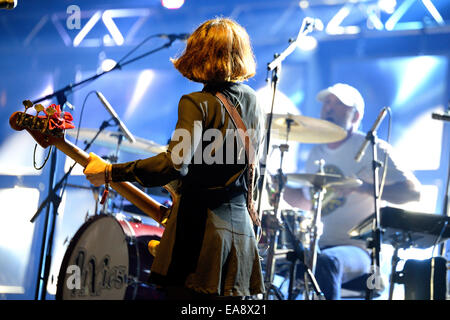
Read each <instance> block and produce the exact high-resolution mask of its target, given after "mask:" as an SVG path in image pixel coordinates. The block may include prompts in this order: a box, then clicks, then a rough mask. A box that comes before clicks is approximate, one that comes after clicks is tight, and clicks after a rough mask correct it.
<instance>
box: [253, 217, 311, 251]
mask: <svg viewBox="0 0 450 320" xmlns="http://www.w3.org/2000/svg"><path fill="white" fill-rule="evenodd" d="M281 214H282V215H283V217H284V218H285V219H284V221H286V222H287V223H289V225H290V227H291V230H292V231H293V233H294V236H295V237H296V238H297V239H298V240H300V242H301V243H302V244H303V245H304V246H309V241H310V237H309V233H310V228H311V225H312V221H313V216H312V213H311V212H309V211H303V210H299V209H288V210H281ZM276 225H277V222H276V218H275V214H274V212H273V210H265V211H263V215H262V219H261V230H262V235H261V240H260V241H259V245H260V247H267V246H269V245H270V244H269V243H268V241H269V240H268V239H269V234H270V232H273V231H274V230H275V229H276ZM277 248H278V249H292V244H291V241H290V238H289V233H288V230H286V227H284V228H281V229H280V235H279V240H278V245H277Z"/></svg>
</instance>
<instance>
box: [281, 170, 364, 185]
mask: <svg viewBox="0 0 450 320" xmlns="http://www.w3.org/2000/svg"><path fill="white" fill-rule="evenodd" d="M286 176H287V178H288V181H293V182H299V183H301V184H303V185H304V186H305V187H316V188H322V187H324V188H330V187H338V188H356V187H359V186H360V185H362V181H361V180H360V179H356V178H349V177H343V176H341V175H338V174H330V173H320V172H319V173H288V174H286Z"/></svg>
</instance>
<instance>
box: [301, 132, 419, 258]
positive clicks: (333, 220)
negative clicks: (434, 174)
mask: <svg viewBox="0 0 450 320" xmlns="http://www.w3.org/2000/svg"><path fill="white" fill-rule="evenodd" d="M364 139H365V134H363V133H361V132H354V133H353V134H352V135H351V136H350V137H349V138H348V139H347V140H346V141H345V142H344V143H343V144H342V145H341V146H339V147H338V148H336V149H330V148H328V146H327V145H326V144H320V145H317V146H314V148H313V149H312V150H311V152H310V154H309V157H308V160H307V162H306V167H305V171H306V172H307V173H316V172H318V171H319V166H318V165H317V164H316V163H315V162H316V161H317V160H320V159H324V160H325V167H324V169H325V170H324V171H325V172H326V173H332V174H340V175H343V176H344V177H352V178H358V179H361V180H363V181H365V182H367V183H371V184H373V170H372V160H373V158H372V146H371V144H369V145H368V147H367V149H366V152H365V154H364V156H363V157H362V159H361V161H360V162H356V161H355V160H354V159H355V156H356V153H357V152H358V151H359V149H360V147H361V145H362V143H363V142H364ZM377 150H378V151H377V157H378V160H379V161H381V162H384V157H385V155H386V154H387V155H388V164H387V170H388V171H387V175H386V182H385V185H390V184H393V183H396V182H401V181H406V180H410V179H415V178H414V176H413V175H412V173H411V172H409V171H407V170H403V169H402V168H400V167H399V164H398V162H397V161H396V159H395V156H394V155H393V151H392V147H391V146H389V144H388V143H387V142H386V141H383V140H380V139H379V140H378V143H377ZM383 170H384V169H383V168H381V169H380V171H379V174H380V181H381V176H382V173H383ZM374 203H375V200H374V196H373V195H368V194H362V193H359V192H351V193H349V194H347V196H346V197H338V196H336V194H335V190H333V189H332V188H330V189H328V190H327V192H326V194H325V196H324V201H323V206H322V222H323V234H322V235H321V237H320V241H319V245H320V247H322V248H323V247H326V246H336V245H356V246H359V247H361V248H364V249H365V248H366V244H365V242H364V241H361V240H355V239H351V238H350V237H349V235H348V231H349V230H350V229H351V228H353V227H354V226H356V225H358V224H359V223H360V222H361V221H362V220H364V219H365V218H367V217H368V216H370V215H371V214H372V213H374V211H375V204H374ZM381 206H383V203H381Z"/></svg>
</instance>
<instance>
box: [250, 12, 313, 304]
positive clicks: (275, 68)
mask: <svg viewBox="0 0 450 320" xmlns="http://www.w3.org/2000/svg"><path fill="white" fill-rule="evenodd" d="M312 30H313V22H311V19H310V18H304V19H303V22H302V25H301V27H300V31H299V33H298V35H297V38H296V39H295V40H290V41H289V43H290V44H289V46H288V47H287V48H286V49H285V50H284V51H283V52H282V53H281V54H275V59H274V60H273V61H272V62H270V63H268V65H267V71H268V72H270V71H272V81H271V83H272V89H273V93H272V104H271V109H270V113H269V117H268V120H267V121H268V128H267V133H266V147H265V149H264V152H263V157H262V164H261V167H262V169H263V170H262V174H263V181H262V186H261V188H260V195H259V198H258V215H259V218H260V220H261V219H262V212H261V202H262V193H263V192H264V190H265V188H266V184H267V173H266V170H265V168H266V161H267V158H268V157H267V155H268V152H269V149H270V134H271V127H272V119H273V108H274V105H275V95H276V91H277V85H278V81H279V77H278V72H279V70H280V68H281V63H282V62H283V61H284V59H286V58H287V57H288V56H289V55H290V54H291V53H292V52H293V51H294V50H295V48H296V47H297V43H298V42H299V40H300V38H301V36H302V35H306V34H307V33H309V32H311V31H312ZM289 130H290V123H289V122H288V123H287V136H286V141H287V139H288V135H289ZM286 147H287V144H286ZM286 149H287V148H286ZM281 150H282V151H281V161H280V168H279V170H278V179H279V180H278V182H279V184H280V189H279V190H278V192H277V196H276V200H275V204H274V214H275V220H276V221H275V223H274V225H275V228H274V229H275V230H272V231H271V232H270V235H269V248H268V254H267V259H266V260H267V261H266V272H265V279H264V283H265V287H266V292H265V293H264V299H268V297H269V293H270V292H271V291H274V293H275V295H276V296H277V298H278V299H280V300H281V298H282V297H281V294H280V293H279V290H277V288H276V287H275V286H274V285H273V277H274V273H275V259H276V256H277V255H279V254H280V253H281V252H277V250H276V249H277V244H278V237H279V233H280V232H279V231H280V230H279V229H280V222H281V221H280V212H279V202H280V199H281V197H282V194H283V190H282V188H283V184H284V183H283V182H282V180H283V173H282V163H283V155H284V152H285V151H286V150H285V149H281ZM281 216H282V215H281ZM281 219H282V218H281ZM258 233H259V232H256V234H258Z"/></svg>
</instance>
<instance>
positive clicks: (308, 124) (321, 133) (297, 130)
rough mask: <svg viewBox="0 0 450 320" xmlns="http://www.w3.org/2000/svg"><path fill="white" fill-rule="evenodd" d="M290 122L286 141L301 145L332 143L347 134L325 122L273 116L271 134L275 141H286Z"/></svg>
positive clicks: (282, 115) (291, 116)
mask: <svg viewBox="0 0 450 320" xmlns="http://www.w3.org/2000/svg"><path fill="white" fill-rule="evenodd" d="M288 121H290V122H291V124H290V131H289V136H288V138H289V139H288V140H289V141H297V142H303V143H332V142H337V141H340V140H343V139H344V138H345V137H346V136H347V132H346V131H345V130H344V129H343V128H341V127H339V126H338V125H336V124H334V123H331V122H329V121H327V120H322V119H316V118H311V117H306V116H299V115H292V114H274V115H273V117H272V128H271V134H272V137H274V138H275V139H281V140H286V131H287V122H288Z"/></svg>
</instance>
